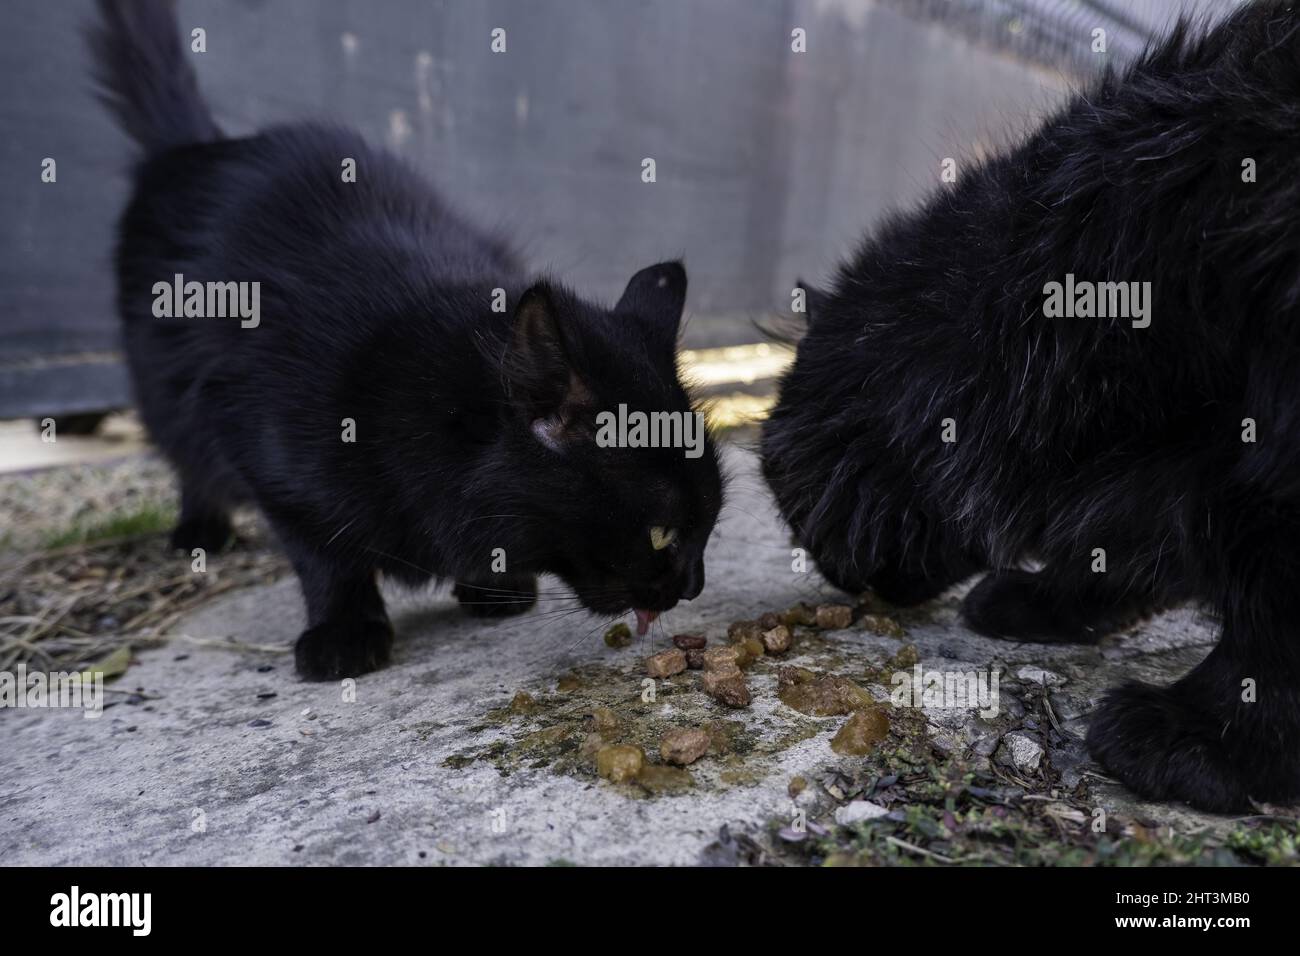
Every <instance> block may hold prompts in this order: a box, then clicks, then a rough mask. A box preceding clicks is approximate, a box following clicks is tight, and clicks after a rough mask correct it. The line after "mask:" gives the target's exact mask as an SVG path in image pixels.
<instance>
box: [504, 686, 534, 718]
mask: <svg viewBox="0 0 1300 956" xmlns="http://www.w3.org/2000/svg"><path fill="white" fill-rule="evenodd" d="M536 709H537V701H535V700H533V695H532V694H530V693H528V692H527V691H523V690H521V691H520V692H519V693H517V694H515V696H514V697H513V698H511V700H510V710H511V711H513V712H514V713H516V714H531V713H532V712H533V711H534V710H536Z"/></svg>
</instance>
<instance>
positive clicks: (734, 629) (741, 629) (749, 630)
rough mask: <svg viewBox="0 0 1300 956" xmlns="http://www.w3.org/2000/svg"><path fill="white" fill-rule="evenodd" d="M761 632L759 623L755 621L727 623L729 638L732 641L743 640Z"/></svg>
mask: <svg viewBox="0 0 1300 956" xmlns="http://www.w3.org/2000/svg"><path fill="white" fill-rule="evenodd" d="M758 633H759V628H758V624H757V622H755V621H732V622H731V623H730V624H728V625H727V639H728V640H732V641H743V640H745V638H747V637H754V636H755V635H757V634H758Z"/></svg>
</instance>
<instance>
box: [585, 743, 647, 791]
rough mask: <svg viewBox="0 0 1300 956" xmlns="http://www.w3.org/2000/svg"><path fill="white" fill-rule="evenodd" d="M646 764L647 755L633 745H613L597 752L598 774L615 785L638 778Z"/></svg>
mask: <svg viewBox="0 0 1300 956" xmlns="http://www.w3.org/2000/svg"><path fill="white" fill-rule="evenodd" d="M644 764H645V753H644V752H642V750H641V748H640V747H633V746H632V745H631V744H612V745H610V746H608V747H601V748H600V750H598V751H596V772H597V773H599V774H600V775H601V776H602V777H604V778H605V779H606V780H609V781H611V782H613V783H626V782H627V781H629V780H633V779H635V778H636V775H637V774H639V773H640V772H641V767H642V766H644Z"/></svg>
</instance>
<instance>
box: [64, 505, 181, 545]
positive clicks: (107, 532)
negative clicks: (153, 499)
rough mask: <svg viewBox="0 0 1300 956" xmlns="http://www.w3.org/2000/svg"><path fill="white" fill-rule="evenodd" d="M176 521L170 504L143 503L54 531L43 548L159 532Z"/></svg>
mask: <svg viewBox="0 0 1300 956" xmlns="http://www.w3.org/2000/svg"><path fill="white" fill-rule="evenodd" d="M175 523H176V509H175V508H173V507H171V506H170V505H161V504H145V505H141V506H140V507H138V508H135V509H133V510H123V511H119V512H116V513H114V514H109V515H108V516H106V517H103V518H100V519H97V520H94V521H87V522H80V523H78V524H75V525H73V526H72V527H69V528H64V529H63V530H62V531H57V532H55V533H53V534H51V535H49V537H47V538H46V539H45V541H44V545H45V547H46V548H48V549H50V550H53V549H55V548H66V547H70V546H72V545H76V544H93V543H94V542H97V541H112V540H116V539H118V538H133V537H138V536H140V535H147V534H159V533H161V532H164V531H167V530H169V529H170V528H171V527H172V525H174V524H175Z"/></svg>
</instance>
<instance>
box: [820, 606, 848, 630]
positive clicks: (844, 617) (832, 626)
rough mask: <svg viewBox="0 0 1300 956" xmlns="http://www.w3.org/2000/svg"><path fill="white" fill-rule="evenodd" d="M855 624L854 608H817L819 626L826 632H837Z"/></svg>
mask: <svg viewBox="0 0 1300 956" xmlns="http://www.w3.org/2000/svg"><path fill="white" fill-rule="evenodd" d="M852 622H853V608H851V607H849V606H848V605H847V604H821V605H818V607H817V626H818V627H820V628H821V629H822V630H826V631H837V630H840V629H842V628H845V627H848V626H849V625H850V624H851V623H852Z"/></svg>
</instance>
